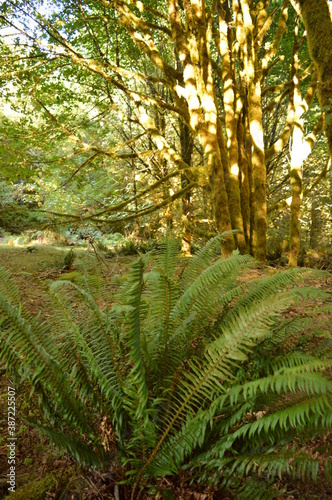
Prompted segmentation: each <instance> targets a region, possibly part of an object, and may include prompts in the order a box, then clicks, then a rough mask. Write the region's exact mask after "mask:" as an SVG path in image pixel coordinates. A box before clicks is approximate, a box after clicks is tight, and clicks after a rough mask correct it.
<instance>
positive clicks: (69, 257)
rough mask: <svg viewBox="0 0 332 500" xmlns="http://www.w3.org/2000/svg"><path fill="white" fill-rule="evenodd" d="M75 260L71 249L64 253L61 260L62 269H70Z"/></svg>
mask: <svg viewBox="0 0 332 500" xmlns="http://www.w3.org/2000/svg"><path fill="white" fill-rule="evenodd" d="M75 258H76V255H75V254H74V252H73V249H72V248H71V249H70V250H69V252H68V253H66V255H65V256H64V259H63V264H64V266H63V268H64V269H70V268H71V266H72V265H73V263H74V260H75Z"/></svg>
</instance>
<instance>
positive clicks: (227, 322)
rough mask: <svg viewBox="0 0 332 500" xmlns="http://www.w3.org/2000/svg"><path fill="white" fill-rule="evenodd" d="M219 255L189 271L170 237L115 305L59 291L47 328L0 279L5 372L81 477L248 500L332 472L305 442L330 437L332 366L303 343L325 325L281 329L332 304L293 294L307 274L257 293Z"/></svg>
mask: <svg viewBox="0 0 332 500" xmlns="http://www.w3.org/2000/svg"><path fill="white" fill-rule="evenodd" d="M219 249H220V237H219V236H218V237H216V238H214V239H212V240H210V241H209V243H208V244H207V245H206V246H205V247H204V248H202V249H201V250H200V251H199V252H198V253H197V254H196V255H195V256H194V257H193V258H192V259H190V261H189V263H187V265H185V267H183V266H184V263H183V261H182V260H181V258H180V244H179V241H177V240H176V239H174V238H173V237H171V236H170V235H169V234H168V235H167V237H166V238H165V240H164V241H162V242H161V243H160V244H159V246H158V249H156V250H155V251H154V253H152V254H151V255H147V256H145V255H144V256H140V257H139V258H138V259H137V260H136V262H135V263H134V264H133V265H132V269H131V271H130V273H129V275H128V277H127V279H126V281H125V283H124V284H123V286H122V288H121V289H120V291H119V293H118V296H117V301H116V302H115V304H113V305H110V303H109V298H108V296H107V294H105V293H104V292H103V282H102V281H100V280H88V279H84V277H83V276H82V279H80V280H74V279H73V280H71V281H68V280H62V281H58V282H55V283H54V284H53V285H52V288H51V297H52V305H50V320H49V321H48V323H47V324H46V323H44V322H42V321H41V320H39V319H35V318H31V317H30V316H29V314H28V313H27V312H26V311H25V310H24V308H23V307H22V306H21V305H20V301H19V298H18V294H17V292H16V291H15V287H14V286H13V284H12V281H11V279H10V277H9V276H8V273H6V272H5V271H3V270H2V271H1V280H0V307H1V323H0V326H1V330H0V332H1V333H0V335H1V342H2V344H3V346H4V348H3V350H2V353H1V359H2V360H3V361H5V362H6V364H7V367H8V370H11V371H14V373H15V374H16V376H17V377H19V379H21V380H25V384H26V385H28V386H30V387H31V390H32V392H35V394H36V395H37V397H38V402H39V405H40V407H41V408H42V410H43V413H44V420H43V421H39V422H37V421H36V422H32V423H34V425H35V426H36V427H37V428H38V429H39V431H40V432H41V433H43V434H45V435H46V436H48V437H49V438H50V440H51V442H53V443H55V444H56V445H57V446H59V447H60V448H61V449H62V450H63V451H65V452H67V453H69V454H71V455H72V456H74V457H75V459H76V460H78V461H79V463H81V464H84V465H98V464H99V465H102V464H104V465H105V464H107V463H110V461H111V462H112V463H113V464H116V466H117V467H120V468H122V470H123V474H122V477H125V478H126V479H125V482H127V483H129V484H130V485H131V486H132V498H137V492H138V489H139V488H141V487H144V486H145V485H148V484H153V483H154V482H155V481H156V479H157V478H160V477H162V476H165V475H174V474H178V473H180V472H181V471H182V473H183V472H185V473H186V474H188V476H189V477H191V478H192V480H196V481H199V482H200V481H201V482H204V483H217V484H218V483H219V485H222V486H225V487H227V486H231V487H232V488H233V489H234V491H238V492H239V494H244V493H243V492H245V491H249V490H250V488H251V486H250V485H252V483H250V481H249V482H248V483H246V482H245V483H243V481H242V478H243V477H244V476H248V475H249V476H250V475H253V476H257V475H258V476H259V475H263V477H265V478H268V480H269V481H272V480H273V478H274V477H275V476H276V475H279V476H280V475H281V474H284V473H286V474H290V475H293V476H296V477H310V478H312V479H315V478H316V477H317V472H318V469H319V468H322V467H325V466H326V467H325V468H326V470H327V472H328V471H329V467H328V464H327V463H325V461H324V460H320V459H319V458H315V457H313V456H310V455H309V454H306V453H305V451H303V450H300V449H299V448H300V447H299V448H298V447H297V444H296V443H297V441H296V439H297V436H298V435H299V434H301V433H306V435H307V436H310V435H314V434H315V433H316V432H317V431H320V430H324V429H328V428H330V426H331V423H332V413H331V381H330V378H329V376H328V371H327V369H328V368H329V367H330V366H331V361H330V358H329V357H328V356H327V355H325V358H323V357H322V358H321V359H319V358H315V357H314V356H313V355H312V353H311V352H310V349H309V347H310V344H308V346H309V347H308V346H307V349H306V351H305V352H304V351H303V349H302V347H303V344H301V342H299V338H300V333H299V332H301V331H302V330H303V328H307V326H308V324H309V322H310V320H311V319H313V317H314V316H315V311H313V312H312V313H311V312H309V313H308V314H307V315H306V314H303V317H302V318H301V320H302V323H301V321H298V322H297V321H296V320H295V319H294V321H293V323H292V322H291V321H290V320H289V318H288V317H287V316H286V317H285V318H282V316H281V315H282V314H283V313H284V312H285V311H287V309H288V308H289V307H290V306H291V305H292V304H293V303H294V301H295V300H297V301H299V300H301V301H305V300H307V299H308V298H310V297H312V296H313V297H314V298H316V299H317V300H319V302H320V304H319V308H320V309H317V315H318V314H321V310H322V308H323V310H324V314H325V316H326V318H328V314H329V311H330V310H329V308H328V307H327V306H326V301H327V300H328V299H329V297H328V295H327V294H326V293H325V292H324V293H322V292H321V291H320V290H318V291H316V289H313V288H310V287H306V288H301V287H299V286H296V287H295V286H294V284H295V283H298V282H299V280H301V279H305V278H308V276H309V275H310V271H308V270H305V269H300V270H298V269H292V270H288V271H284V272H281V273H276V274H275V275H273V276H271V277H265V278H262V279H261V278H257V279H255V280H251V281H250V282H248V281H246V280H245V279H243V277H242V275H243V273H245V272H247V271H248V268H249V267H250V266H252V264H253V262H252V259H251V258H250V257H249V256H247V255H239V254H238V253H236V252H235V253H233V255H232V256H231V257H229V258H228V259H222V258H221V257H220V255H219V253H220V250H219ZM319 311H320V312H319ZM327 321H328V319H327ZM323 335H324V337H325V338H326V340H328V338H329V332H328V329H325V332H324V334H323ZM287 343H289V345H290V348H289V349H288V350H287V346H285V344H287ZM326 352H327V351H326ZM23 354H24V356H23V357H22V355H23ZM30 421H32V420H31V419H30ZM243 484H244V485H243ZM241 489H242V493H241ZM242 497H243V496H242ZM261 497H262V498H263V497H264V495H263V496H261ZM247 498H250V496H247ZM265 498H267V497H266V496H265Z"/></svg>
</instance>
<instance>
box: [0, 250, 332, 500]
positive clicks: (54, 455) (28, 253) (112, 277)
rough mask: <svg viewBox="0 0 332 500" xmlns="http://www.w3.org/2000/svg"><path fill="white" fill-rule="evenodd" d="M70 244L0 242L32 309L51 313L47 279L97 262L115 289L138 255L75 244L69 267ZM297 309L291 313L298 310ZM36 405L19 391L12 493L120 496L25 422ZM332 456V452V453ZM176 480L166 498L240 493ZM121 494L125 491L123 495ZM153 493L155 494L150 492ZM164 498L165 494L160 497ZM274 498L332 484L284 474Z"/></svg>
mask: <svg viewBox="0 0 332 500" xmlns="http://www.w3.org/2000/svg"><path fill="white" fill-rule="evenodd" d="M68 252H69V248H68V247H56V246H42V245H38V246H35V247H30V248H28V249H27V247H23V246H22V247H18V246H8V245H2V244H0V266H3V267H5V268H6V269H8V270H9V271H10V272H11V274H12V277H13V279H14V281H15V283H16V285H17V287H18V289H19V291H20V296H21V298H22V301H23V303H24V305H25V306H26V307H27V309H28V310H29V311H30V312H31V313H32V314H34V315H35V314H36V315H37V314H38V313H39V314H41V316H45V317H47V310H45V307H44V305H45V301H46V294H47V290H46V288H47V286H45V285H46V283H47V281H48V280H52V281H54V280H57V279H59V278H60V276H61V274H63V273H65V272H75V270H76V269H77V268H80V266H81V267H82V266H84V265H85V266H86V265H88V266H89V272H93V269H94V268H95V269H96V270H97V268H98V269H102V274H103V277H104V278H105V280H106V281H107V282H108V283H109V291H110V295H111V296H113V294H114V293H115V292H116V290H117V288H118V286H119V282H120V281H121V275H123V274H125V273H126V272H127V271H128V270H129V267H130V263H131V262H132V261H133V259H134V257H133V256H114V257H112V259H104V258H103V260H102V261H101V260H100V258H101V257H102V256H101V254H99V255H98V254H97V256H98V257H99V259H97V258H96V257H95V256H94V255H93V253H91V252H90V255H89V256H87V250H86V249H83V248H78V249H76V248H75V254H76V260H75V261H74V263H73V266H72V268H71V269H69V271H68V270H65V269H64V257H65V255H66V254H68ZM271 272H275V271H274V270H273V269H271V268H266V269H265V270H262V269H257V270H256V269H252V270H251V271H250V276H248V279H251V278H253V277H256V276H260V275H262V276H263V275H264V273H271ZM311 284H312V285H314V286H319V287H322V286H323V287H324V288H325V289H327V290H331V277H326V279H324V280H323V281H322V280H319V281H318V280H317V281H315V280H314V279H313V280H312V283H311ZM298 313H299V311H297V310H296V309H294V310H292V311H289V314H298ZM9 385H10V380H9V379H8V377H7V376H6V374H5V370H4V367H1V366H0V499H1V498H6V494H7V493H8V484H7V474H8V464H7V454H8V447H7V436H8V428H7V409H6V406H7V388H8V386H9ZM30 411H31V402H27V401H26V400H24V398H21V397H20V396H19V395H18V398H17V400H16V437H17V445H16V471H15V472H16V488H17V490H16V493H11V494H10V498H12V499H14V500H18V499H22V500H30V499H31V500H43V499H57V500H59V499H62V500H67V499H68V500H69V499H95V498H96V499H113V498H114V499H116V496H117V495H115V496H114V483H113V484H112V480H111V477H110V475H109V474H107V473H103V472H94V473H91V472H89V471H87V470H82V469H81V468H79V467H78V466H77V465H76V464H75V463H74V461H73V460H71V459H69V458H67V457H65V456H63V455H62V454H61V453H60V452H59V451H57V449H55V448H54V447H53V446H50V445H49V443H48V440H47V439H46V438H42V439H41V438H40V437H39V435H38V433H37V431H36V430H34V429H31V428H29V427H28V426H27V425H26V424H25V422H24V416H25V415H26V414H27V413H29V412H30ZM303 449H307V450H308V449H310V451H311V453H312V454H313V455H315V454H316V455H317V454H322V455H324V456H331V455H332V432H331V433H327V434H326V435H324V436H317V439H315V440H314V441H309V442H306V443H303ZM331 459H332V456H331ZM177 481H178V482H175V481H174V482H172V481H171V480H168V479H165V484H161V487H162V488H166V489H167V491H169V492H170V493H169V496H165V497H164V498H168V499H174V500H190V499H195V500H213V499H224V500H227V499H229V500H230V499H236V498H238V497H237V496H236V495H233V494H232V492H231V491H229V492H225V491H223V492H218V491H216V490H214V489H211V488H205V489H204V488H202V487H200V488H199V487H195V486H190V485H189V484H186V483H185V482H181V480H179V478H178V479H177ZM121 498H122V497H121ZM145 498H153V497H151V496H150V497H145ZM155 498H160V499H161V498H162V497H155ZM273 498H275V499H285V500H292V499H308V500H309V499H310V500H325V499H326V500H327V499H330V498H332V484H330V483H329V482H327V480H326V479H322V477H320V476H319V481H318V482H316V483H312V482H308V481H294V480H292V479H289V478H285V477H283V478H282V480H280V481H279V480H278V481H277V482H276V494H275V495H274V496H273ZM271 500H272V497H271Z"/></svg>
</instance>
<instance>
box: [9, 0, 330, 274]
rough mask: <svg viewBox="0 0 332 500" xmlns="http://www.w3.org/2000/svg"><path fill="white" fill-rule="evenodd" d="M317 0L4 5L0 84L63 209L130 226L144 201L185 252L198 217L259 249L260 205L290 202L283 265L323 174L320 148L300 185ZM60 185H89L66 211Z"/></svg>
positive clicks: (322, 62)
mask: <svg viewBox="0 0 332 500" xmlns="http://www.w3.org/2000/svg"><path fill="white" fill-rule="evenodd" d="M320 4H322V5H321V8H320V9H319V12H320V14H319V15H318V14H315V15H314V14H313V12H312V9H314V10H315V9H316V10H317V7H313V4H312V2H309V1H303V2H296V1H295V0H292V5H294V7H295V9H296V12H295V11H294V9H293V8H292V7H291V5H290V1H289V0H284V1H283V2H282V3H281V2H280V1H272V2H269V3H267V2H265V3H264V2H262V1H260V2H257V1H254V2H249V1H247V0H233V1H232V2H228V1H226V2H220V1H212V2H210V1H204V0H195V1H193V0H191V1H189V0H183V1H178V0H169V1H168V2H166V1H161V2H158V8H156V6H155V3H154V2H149V1H144V2H132V1H129V2H124V1H122V0H114V1H112V2H107V1H101V0H100V1H99V0H97V1H89V0H85V1H83V2H75V1H67V0H64V1H62V2H57V5H56V7H54V8H53V6H52V5H53V4H52V3H49V5H48V9H46V12H44V14H41V13H40V12H38V3H37V2H29V1H28V2H26V3H25V4H24V6H23V5H22V4H21V2H19V1H17V2H15V1H13V2H4V3H3V5H2V7H1V9H2V21H3V23H4V25H5V26H9V27H11V29H14V30H15V32H16V33H20V35H19V38H18V39H17V40H16V42H15V44H14V45H15V46H14V47H12V48H11V50H12V51H13V52H12V55H13V57H11V59H10V61H9V62H8V68H7V69H6V71H5V73H3V75H2V78H3V80H2V81H4V78H11V79H12V82H14V83H15V85H16V87H17V88H19V89H20V92H21V95H22V96H23V95H26V96H28V99H29V102H30V103H31V105H33V106H34V109H35V110H36V111H35V112H36V113H37V114H38V116H39V117H42V118H40V119H42V121H43V123H44V125H43V129H44V130H43V133H42V136H41V141H40V142H39V146H38V147H39V148H40V149H43V148H44V147H45V146H46V145H47V161H50V162H53V163H51V165H52V169H53V170H52V171H53V173H54V172H56V175H55V177H57V178H59V176H60V177H61V187H58V188H57V189H58V195H59V196H60V197H61V196H62V200H64V199H66V198H67V202H66V204H65V205H66V206H67V208H66V210H65V212H66V213H67V216H68V220H75V218H79V220H80V221H93V222H95V223H99V224H105V223H107V224H113V225H114V224H119V223H121V224H128V223H131V221H136V226H137V224H138V220H141V219H142V218H143V220H145V222H146V223H147V224H150V221H151V214H153V213H159V214H160V216H161V217H164V220H165V224H166V225H171V224H174V223H175V225H176V226H177V228H178V229H180V227H181V225H182V227H183V229H182V232H183V235H184V241H185V242H187V250H188V245H190V242H191V241H192V234H193V233H194V234H199V235H202V234H204V233H205V234H206V233H207V232H211V229H214V230H218V231H220V232H226V236H225V239H224V240H223V242H222V249H223V253H224V254H225V255H229V254H230V252H231V251H232V250H233V249H234V248H239V250H240V251H241V252H242V253H247V252H249V253H252V254H253V255H255V257H256V258H257V259H258V260H260V261H262V262H264V261H265V259H266V248H267V229H268V224H269V219H268V214H272V213H273V212H274V211H275V210H281V209H284V208H287V207H288V206H290V207H291V221H290V236H289V242H290V264H291V265H296V262H297V256H298V253H299V249H300V213H301V200H302V197H303V195H304V194H305V192H306V190H307V194H308V192H309V191H310V189H311V186H312V185H313V184H314V185H317V183H318V182H319V181H320V180H321V179H322V178H324V176H325V175H326V173H327V171H328V166H327V153H326V151H324V152H323V159H320V160H319V162H320V164H321V162H323V165H320V169H319V170H318V173H317V175H316V177H312V176H310V181H311V184H310V183H309V184H306V185H305V187H304V188H303V183H304V182H306V179H303V174H302V172H303V168H304V167H305V162H306V161H307V158H308V157H309V155H310V152H311V151H312V149H313V147H314V145H315V142H316V140H317V137H319V134H320V132H321V131H322V130H323V128H324V127H325V131H326V135H327V139H328V143H329V148H330V153H331V145H330V143H331V137H330V135H331V134H330V132H331V130H330V128H331V126H332V120H331V121H330V119H329V117H330V113H331V102H330V100H329V95H330V94H329V88H330V85H331V83H330V78H331V72H330V64H331V63H330V59H329V58H328V50H329V49H328V47H330V46H331V45H329V37H330V35H331V30H332V28H331V26H332V25H331V17H330V15H329V10H328V3H327V0H320ZM315 5H316V4H315ZM299 16H300V17H299ZM302 18H303V23H304V26H303V24H302V20H301V19H302ZM304 27H305V28H306V30H307V38H308V46H309V53H310V57H311V59H312V61H313V63H311V62H310V59H309V54H308V46H307V42H306V35H305V33H304ZM318 27H319V30H322V29H323V31H324V33H325V34H326V37H325V36H323V35H320V34H319V33H320V31H319V30H318ZM322 27H323V28H322ZM7 45H8V44H7V43H3V45H2V48H3V50H8V49H7V48H6V47H7ZM316 88H318V95H319V103H320V108H321V110H320V109H319V107H318V105H317V99H316ZM321 111H322V112H323V115H322V116H321ZM324 114H325V116H326V119H325V124H324ZM288 151H289V152H290V158H289V157H288ZM42 170H43V171H44V174H45V175H44V177H43V179H44V182H46V177H47V176H46V170H47V169H46V168H45V163H44V164H43V169H42ZM287 170H288V173H287ZM49 172H51V169H49ZM289 179H290V187H289V189H290V192H287V190H286V195H285V197H286V198H287V199H289V198H290V196H291V201H290V200H288V202H286V201H285V199H283V196H284V195H283V190H285V188H286V187H287V186H288V184H289ZM275 183H276V184H275ZM75 185H76V188H78V187H79V185H80V187H81V188H82V186H83V185H87V186H88V190H89V193H90V194H88V190H84V189H83V191H84V193H85V194H84V199H83V198H82V197H80V195H77V197H76V196H74V199H75V200H76V203H77V205H76V208H73V205H72V204H71V203H70V202H71V201H72V196H71V195H69V196H68V190H70V189H71V190H75ZM49 191H51V190H49ZM92 200H93V201H92ZM268 203H269V206H268ZM55 205H56V203H55V202H54V206H55ZM172 205H174V206H177V208H173V213H171V209H170V207H171V206H172ZM49 208H50V207H49ZM53 211H54V212H56V213H60V212H59V209H56V210H53ZM174 211H175V212H176V215H174ZM211 211H212V212H213V217H212V219H213V220H212V223H211V222H209V223H207V222H203V221H210V220H211V215H210V214H211ZM62 212H64V211H63V210H62ZM62 215H63V216H64V215H66V214H65V213H63V214H62ZM144 218H145V219H144ZM136 231H137V232H139V227H138V226H137V227H136Z"/></svg>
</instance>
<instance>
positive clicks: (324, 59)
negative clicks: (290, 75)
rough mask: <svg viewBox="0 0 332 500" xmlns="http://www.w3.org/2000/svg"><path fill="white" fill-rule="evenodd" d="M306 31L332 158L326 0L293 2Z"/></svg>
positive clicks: (331, 44) (330, 22)
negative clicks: (316, 72) (316, 75)
mask: <svg viewBox="0 0 332 500" xmlns="http://www.w3.org/2000/svg"><path fill="white" fill-rule="evenodd" d="M292 5H293V6H294V8H295V10H297V11H298V12H299V14H300V16H301V17H302V20H303V24H304V26H305V29H306V31H307V40H308V47H309V53H310V57H311V59H312V61H313V63H314V65H315V67H316V69H317V71H318V81H319V85H318V97H319V102H320V105H321V107H322V109H324V110H325V116H326V117H328V118H327V119H326V122H325V133H326V137H327V143H328V148H329V154H330V156H332V119H331V115H332V57H331V53H332V19H331V11H330V9H329V3H328V0H292Z"/></svg>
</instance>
